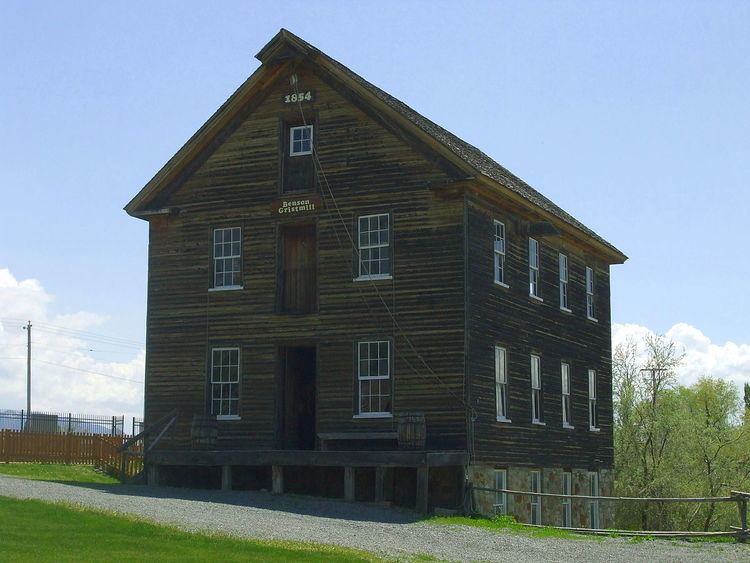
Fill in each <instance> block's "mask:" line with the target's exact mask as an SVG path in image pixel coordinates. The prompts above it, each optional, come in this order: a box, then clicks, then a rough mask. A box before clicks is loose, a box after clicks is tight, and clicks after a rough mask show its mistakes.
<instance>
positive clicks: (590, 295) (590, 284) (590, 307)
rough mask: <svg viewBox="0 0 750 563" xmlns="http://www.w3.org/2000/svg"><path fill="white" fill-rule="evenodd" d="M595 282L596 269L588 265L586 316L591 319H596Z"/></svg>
mask: <svg viewBox="0 0 750 563" xmlns="http://www.w3.org/2000/svg"><path fill="white" fill-rule="evenodd" d="M594 284H595V280H594V269H593V268H591V267H590V266H586V318H587V319H588V320H590V321H596V301H595V299H594Z"/></svg>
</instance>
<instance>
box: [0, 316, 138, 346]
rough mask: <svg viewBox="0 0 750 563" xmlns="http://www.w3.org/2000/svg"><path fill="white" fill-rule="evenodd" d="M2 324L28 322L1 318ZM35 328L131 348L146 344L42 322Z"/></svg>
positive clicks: (37, 322) (35, 322)
mask: <svg viewBox="0 0 750 563" xmlns="http://www.w3.org/2000/svg"><path fill="white" fill-rule="evenodd" d="M0 322H9V323H17V322H22V323H24V324H25V323H26V321H22V320H21V319H13V318H7V317H6V318H0ZM34 326H41V327H44V329H45V331H46V332H57V333H62V334H69V335H80V336H81V337H86V338H89V339H98V340H100V341H103V342H108V343H112V344H121V345H130V346H141V347H142V346H144V345H145V342H144V341H143V340H135V339H132V338H123V337H120V336H111V335H107V334H100V333H97V332H91V331H88V330H79V329H75V328H69V327H64V326H60V325H54V324H51V323H46V322H41V321H34Z"/></svg>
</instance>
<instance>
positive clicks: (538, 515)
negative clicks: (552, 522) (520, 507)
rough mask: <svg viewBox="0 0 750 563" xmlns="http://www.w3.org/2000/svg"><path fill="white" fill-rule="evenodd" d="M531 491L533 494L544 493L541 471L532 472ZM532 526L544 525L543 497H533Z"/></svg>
mask: <svg viewBox="0 0 750 563" xmlns="http://www.w3.org/2000/svg"><path fill="white" fill-rule="evenodd" d="M529 476H530V483H529V485H530V489H529V490H530V491H531V492H532V493H541V492H542V478H541V472H540V471H532V472H531V473H530V474H529ZM530 505H531V506H530V508H531V524H536V525H540V524H541V523H542V497H540V496H537V495H532V496H531V503H530Z"/></svg>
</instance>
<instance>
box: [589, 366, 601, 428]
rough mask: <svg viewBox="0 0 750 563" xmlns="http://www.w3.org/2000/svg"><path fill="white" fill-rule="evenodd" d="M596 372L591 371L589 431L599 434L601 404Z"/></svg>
mask: <svg viewBox="0 0 750 563" xmlns="http://www.w3.org/2000/svg"><path fill="white" fill-rule="evenodd" d="M596 386H597V377H596V370H594V369H590V370H589V430H591V431H592V432H599V404H598V396H597V389H596Z"/></svg>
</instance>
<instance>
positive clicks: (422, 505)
mask: <svg viewBox="0 0 750 563" xmlns="http://www.w3.org/2000/svg"><path fill="white" fill-rule="evenodd" d="M429 483H430V467H429V466H428V465H420V466H419V467H417V512H419V513H421V514H427V509H428V506H429V504H428V500H429V499H428V498H427V492H428V489H429Z"/></svg>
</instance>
